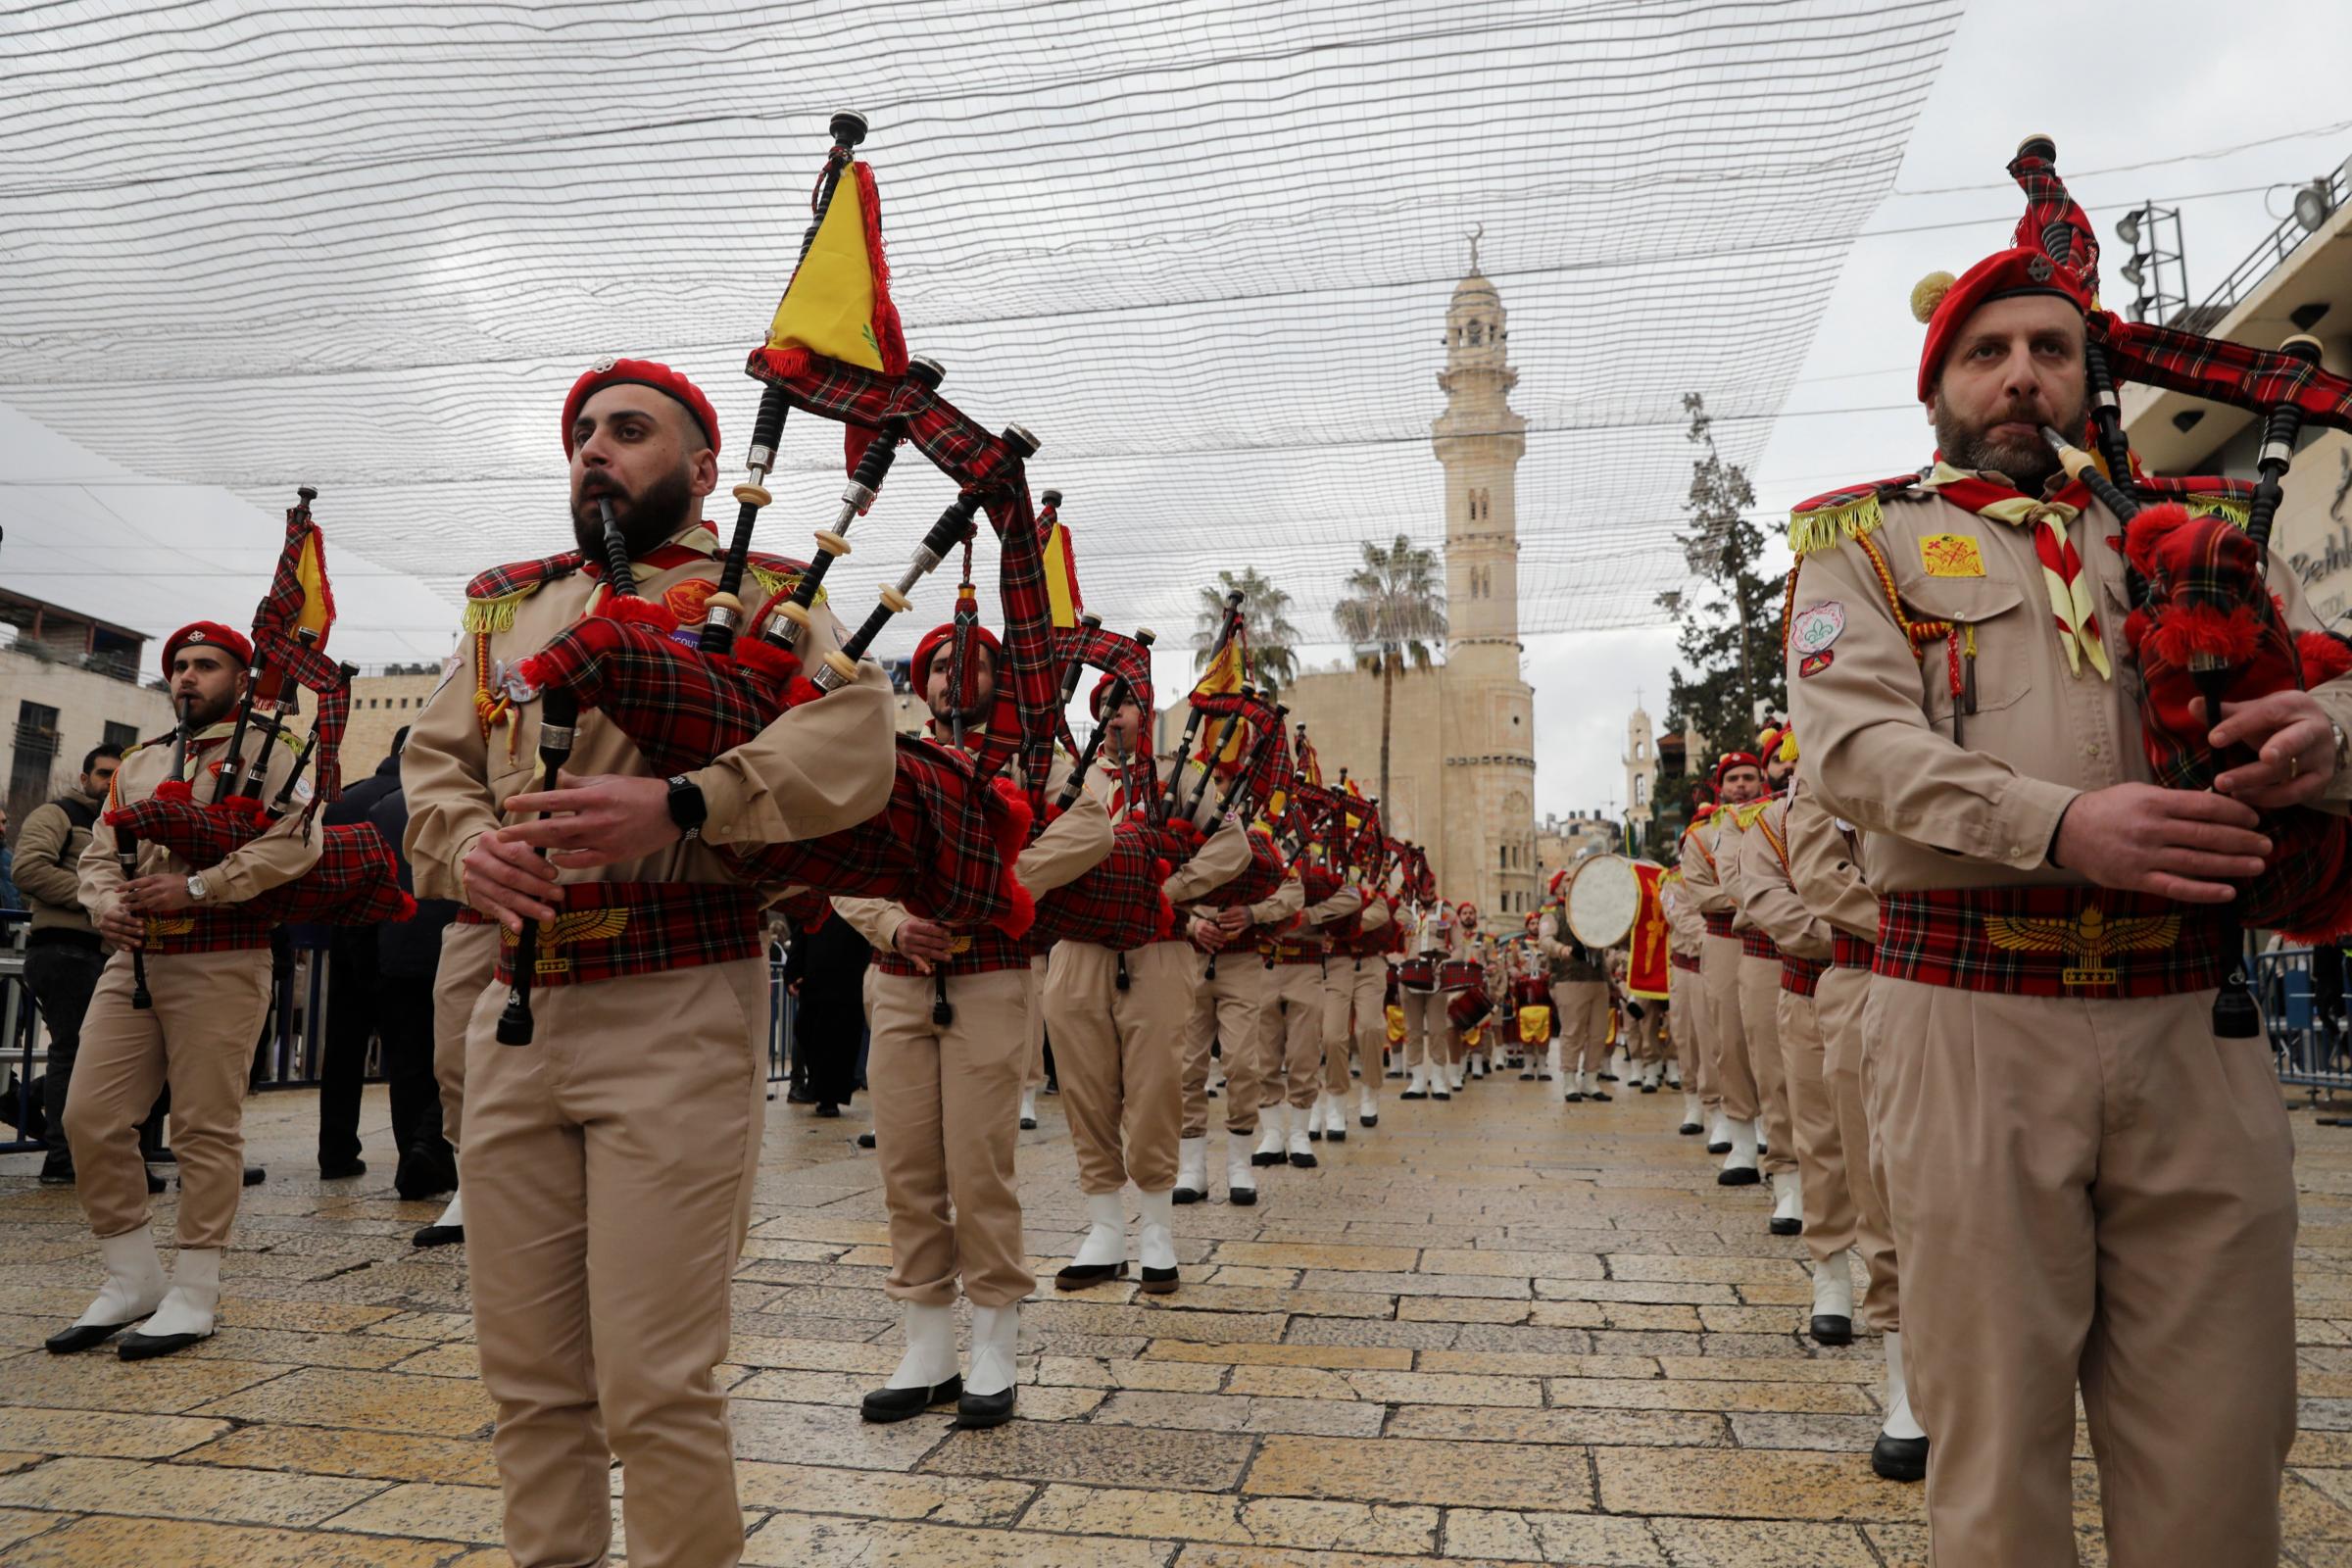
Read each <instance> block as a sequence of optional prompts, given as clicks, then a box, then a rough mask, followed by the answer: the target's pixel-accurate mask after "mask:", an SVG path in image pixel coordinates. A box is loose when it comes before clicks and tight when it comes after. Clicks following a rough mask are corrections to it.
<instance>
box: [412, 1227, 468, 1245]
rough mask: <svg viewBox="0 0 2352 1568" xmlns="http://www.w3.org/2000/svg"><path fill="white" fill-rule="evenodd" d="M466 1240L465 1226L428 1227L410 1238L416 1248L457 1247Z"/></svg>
mask: <svg viewBox="0 0 2352 1568" xmlns="http://www.w3.org/2000/svg"><path fill="white" fill-rule="evenodd" d="M464 1240H466V1227H465V1226H463V1225H427V1226H425V1227H424V1229H422V1230H420V1231H418V1232H417V1234H416V1235H414V1236H412V1237H410V1238H409V1243H410V1245H411V1246H414V1247H455V1246H457V1245H458V1244H459V1243H460V1242H463V1241H464Z"/></svg>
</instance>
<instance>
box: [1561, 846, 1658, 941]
mask: <svg viewBox="0 0 2352 1568" xmlns="http://www.w3.org/2000/svg"><path fill="white" fill-rule="evenodd" d="M1634 863H1635V862H1633V861H1632V860H1629V859H1627V858H1625V857H1624V856H1622V855H1593V856H1588V857H1587V858H1584V859H1582V860H1579V861H1578V862H1577V863H1576V866H1575V872H1574V874H1573V875H1572V876H1571V877H1570V878H1569V879H1568V893H1567V897H1566V899H1565V900H1564V901H1563V902H1565V903H1566V904H1567V906H1568V930H1569V931H1570V933H1571V934H1573V935H1574V936H1575V938H1576V940H1577V941H1579V942H1581V943H1583V944H1584V945H1585V946H1586V947H1588V948H1591V949H1593V950H1594V951H1595V952H1599V951H1601V950H1603V949H1607V948H1614V947H1617V946H1619V945H1620V944H1622V943H1623V942H1624V941H1625V939H1626V938H1627V937H1629V936H1631V935H1633V931H1634V920H1635V918H1636V916H1638V915H1639V914H1640V913H1641V912H1642V878H1641V876H1640V875H1639V874H1638V873H1637V872H1636V871H1635V870H1634Z"/></svg>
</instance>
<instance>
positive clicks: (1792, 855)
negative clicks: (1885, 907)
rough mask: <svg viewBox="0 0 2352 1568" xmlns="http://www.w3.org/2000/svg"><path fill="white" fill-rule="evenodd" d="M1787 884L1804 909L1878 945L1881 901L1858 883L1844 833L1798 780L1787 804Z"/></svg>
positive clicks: (1859, 873)
mask: <svg viewBox="0 0 2352 1568" xmlns="http://www.w3.org/2000/svg"><path fill="white" fill-rule="evenodd" d="M1789 880H1790V881H1791V882H1792V883H1793V884H1794V886H1795V888H1796V896H1797V897H1798V898H1800V899H1803V900H1804V901H1805V907H1806V908H1808V909H1811V910H1812V911H1813V912H1814V913H1815V914H1817V915H1819V916H1821V917H1822V918H1823V919H1824V920H1827V921H1828V922H1829V923H1830V924H1831V925H1833V926H1836V927H1837V928H1838V930H1840V931H1843V932H1844V933H1845V934H1846V935H1847V936H1852V937H1860V938H1861V939H1862V940H1863V941H1865V942H1876V941H1878V939H1879V896H1878V895H1877V894H1875V893H1873V892H1871V891H1870V884H1869V883H1867V882H1865V881H1863V880H1862V868H1861V867H1860V866H1858V865H1856V864H1855V863H1854V852H1853V850H1852V849H1851V848H1850V847H1849V846H1848V845H1847V843H1846V836H1845V830H1844V829H1843V828H1842V827H1840V826H1839V825H1838V819H1837V818H1836V817H1834V816H1832V815H1830V813H1829V812H1828V811H1827V810H1826V809H1823V807H1822V804H1821V799H1820V797H1819V796H1817V795H1816V794H1815V793H1814V792H1813V791H1812V790H1810V789H1808V788H1807V787H1806V786H1805V785H1804V783H1803V782H1802V781H1801V780H1800V781H1799V782H1798V784H1797V786H1796V789H1795V792H1794V793H1793V794H1792V795H1791V796H1790V797H1789Z"/></svg>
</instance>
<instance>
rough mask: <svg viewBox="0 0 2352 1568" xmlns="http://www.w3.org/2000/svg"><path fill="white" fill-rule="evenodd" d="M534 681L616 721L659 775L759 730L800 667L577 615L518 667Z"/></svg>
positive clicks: (705, 759) (705, 758)
mask: <svg viewBox="0 0 2352 1568" xmlns="http://www.w3.org/2000/svg"><path fill="white" fill-rule="evenodd" d="M517 673H518V674H519V675H520V677H521V679H522V680H523V681H524V682H526V683H527V684H529V685H530V686H531V687H532V688H533V689H535V690H538V691H545V690H547V689H549V688H550V687H557V686H561V687H563V688H564V689H565V690H568V691H570V692H571V693H572V694H573V695H575V696H576V697H578V698H579V700H580V706H581V708H583V709H594V710H596V711H598V712H601V713H603V714H604V715H605V717H607V718H608V719H610V720H612V722H613V724H614V725H615V726H616V727H618V728H619V730H620V731H621V733H622V734H624V735H626V736H628V738H629V739H630V740H631V741H632V742H634V743H635V745H636V747H637V750H638V751H640V752H642V753H644V754H645V760H646V761H648V762H649V763H651V764H652V765H653V768H654V771H655V772H657V773H661V774H664V775H666V774H671V773H680V772H684V771H687V770H688V769H691V768H697V767H702V766H704V765H706V764H707V763H709V762H710V760H711V759H712V758H714V757H717V756H719V755H720V754H721V753H724V752H729V751H732V750H733V749H734V748H736V747H738V746H741V745H742V744H743V743H744V742H746V741H748V740H750V739H751V738H752V737H753V736H755V735H757V734H759V733H760V731H761V730H763V729H765V728H766V727H767V725H768V723H769V721H770V720H772V719H773V718H774V717H775V716H776V715H777V714H778V713H781V712H782V711H784V709H785V706H786V701H785V684H786V683H787V682H789V681H790V679H791V677H792V676H793V675H795V674H798V673H799V669H798V666H797V661H796V662H793V667H791V668H789V669H786V668H783V667H782V666H781V665H779V666H778V668H777V671H776V673H775V674H772V675H771V674H770V673H769V671H768V670H767V668H765V667H764V666H763V665H760V664H752V663H738V662H736V661H734V660H732V659H721V658H716V657H714V656H712V655H710V654H706V653H703V652H702V651H701V650H700V649H696V648H688V647H686V646H684V645H682V644H681V643H679V642H678V641H677V639H676V638H674V637H672V636H671V635H669V634H668V633H666V632H663V631H661V630H659V629H657V628H656V627H654V626H651V625H647V624H645V623H643V622H640V621H634V620H615V619H613V618H612V617H611V616H609V615H604V614H594V615H588V616H585V617H583V618H582V619H580V620H577V621H574V622H573V623H572V624H571V625H569V626H566V627H564V629H563V630H562V631H560V632H558V633H556V635H555V636H554V637H553V638H551V639H549V641H548V644H547V646H546V647H545V648H543V649H541V650H540V651H539V652H538V653H536V654H533V655H531V656H530V657H529V658H527V659H525V660H523V661H522V662H520V664H519V665H518V666H517Z"/></svg>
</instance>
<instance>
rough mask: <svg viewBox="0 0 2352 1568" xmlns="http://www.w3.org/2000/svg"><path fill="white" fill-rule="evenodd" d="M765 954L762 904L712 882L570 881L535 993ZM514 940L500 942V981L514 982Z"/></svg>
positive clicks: (543, 950)
mask: <svg viewBox="0 0 2352 1568" xmlns="http://www.w3.org/2000/svg"><path fill="white" fill-rule="evenodd" d="M759 956H760V901H759V898H758V896H757V895H755V894H754V893H753V892H752V890H751V889H749V888H731V887H725V886H722V885H720V884H717V883H711V882H573V883H569V884H566V885H565V887H564V904H563V907H562V912H561V913H559V914H558V915H557V916H556V917H555V919H554V920H552V921H541V922H540V925H539V947H538V963H537V966H536V968H535V969H534V970H533V972H532V975H531V983H532V984H533V985H537V986H584V985H593V984H595V983H596V982H597V981H599V980H617V979H620V978H622V977H623V976H626V975H634V974H659V973H661V972H662V970H665V969H694V968H700V967H702V966H703V965H705V964H711V963H732V962H734V961H735V960H737V959H739V958H757V957H759ZM514 957H515V938H514V936H513V934H512V933H502V934H501V935H500V937H499V943H498V980H499V983H500V984H501V985H513V984H514V983H515V970H514Z"/></svg>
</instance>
